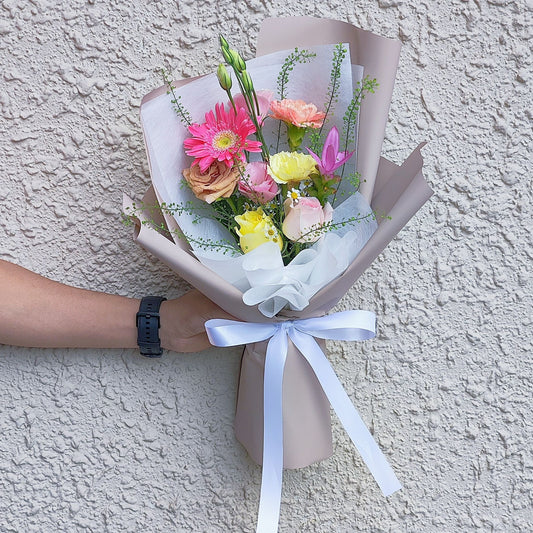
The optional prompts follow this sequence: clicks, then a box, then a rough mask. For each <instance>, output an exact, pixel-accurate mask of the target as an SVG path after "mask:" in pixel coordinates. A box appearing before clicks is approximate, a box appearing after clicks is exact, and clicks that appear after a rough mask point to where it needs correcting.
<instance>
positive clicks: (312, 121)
mask: <svg viewBox="0 0 533 533" xmlns="http://www.w3.org/2000/svg"><path fill="white" fill-rule="evenodd" d="M270 109H271V110H272V113H273V114H272V118H277V119H278V120H283V122H286V123H288V124H293V125H294V126H297V127H298V128H320V127H321V126H322V124H323V122H324V118H326V113H323V112H322V111H319V110H318V109H317V107H316V105H315V104H306V103H305V102H304V101H303V100H289V99H288V98H286V99H285V100H273V101H272V102H270Z"/></svg>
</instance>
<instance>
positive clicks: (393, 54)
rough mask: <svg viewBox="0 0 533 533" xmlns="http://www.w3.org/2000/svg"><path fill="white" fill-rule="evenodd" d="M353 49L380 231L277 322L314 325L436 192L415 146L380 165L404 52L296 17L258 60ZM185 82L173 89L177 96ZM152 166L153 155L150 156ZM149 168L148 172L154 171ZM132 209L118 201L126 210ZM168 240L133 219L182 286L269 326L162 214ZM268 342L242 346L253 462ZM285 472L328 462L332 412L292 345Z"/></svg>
mask: <svg viewBox="0 0 533 533" xmlns="http://www.w3.org/2000/svg"><path fill="white" fill-rule="evenodd" d="M338 42H348V43H350V47H351V48H350V49H351V54H352V63H354V64H360V65H363V66H364V68H365V75H369V76H371V77H376V78H377V79H378V81H379V83H380V87H379V89H378V91H376V93H375V94H374V95H368V96H367V98H365V100H364V103H363V106H362V108H361V115H360V123H359V128H360V131H361V132H364V135H360V137H359V148H358V168H359V171H360V172H361V174H362V175H363V177H364V179H366V182H363V183H362V185H361V192H362V193H363V194H364V195H365V196H366V198H367V199H370V203H371V205H372V207H373V208H374V210H376V212H377V213H378V214H381V215H388V216H390V217H391V218H390V219H385V218H379V217H378V224H379V226H378V229H377V230H376V232H375V233H374V234H373V236H372V237H371V238H370V240H369V241H368V242H367V244H366V246H365V247H364V248H363V250H362V251H361V252H360V254H359V255H358V256H357V258H356V259H355V260H354V262H353V263H352V264H351V265H350V266H349V267H348V269H347V270H346V271H345V272H344V273H343V274H342V275H341V276H339V277H338V278H336V279H335V280H333V281H332V282H331V283H329V284H328V285H327V286H325V287H324V288H322V289H321V290H320V291H319V292H317V293H316V294H315V295H314V296H313V297H312V298H311V300H310V303H309V306H308V307H307V308H306V309H304V310H303V311H299V312H294V311H285V312H283V313H282V317H281V319H283V317H286V318H311V317H318V316H322V315H324V314H326V313H328V311H330V310H331V309H332V308H333V307H334V306H335V305H336V304H337V303H338V301H339V300H340V299H341V298H342V297H343V296H344V295H345V294H346V292H347V291H348V290H349V289H350V288H351V287H352V285H353V284H354V283H355V281H356V280H357V279H358V278H359V276H361V274H362V273H363V272H364V271H365V270H366V269H367V268H368V267H369V266H370V265H371V263H372V261H373V260H374V259H375V258H376V257H377V256H378V255H379V253H381V252H382V251H383V250H384V248H385V247H386V246H387V245H388V243H389V242H390V241H391V240H392V239H393V238H394V237H395V236H396V235H397V233H398V232H399V231H400V230H401V229H402V228H403V226H404V225H405V224H406V223H407V222H408V220H409V219H410V218H411V217H412V216H413V215H414V214H415V213H416V212H417V211H418V210H419V209H420V208H421V207H422V205H423V204H424V203H425V202H426V201H427V200H428V198H429V197H430V196H431V194H432V191H431V189H430V188H429V187H428V185H427V184H426V182H425V181H424V178H423V176H422V165H423V160H422V156H421V154H420V148H421V147H422V146H423V145H420V146H419V147H418V148H417V149H416V150H415V151H414V152H413V153H412V154H411V156H409V158H408V159H407V160H406V161H405V162H404V164H403V165H401V166H397V165H395V164H394V163H391V162H389V161H387V160H385V159H383V158H381V159H380V152H381V146H382V141H383V136H384V131H385V125H386V122H387V115H388V110H389V105H390V100H391V95H392V88H393V85H394V78H395V74H396V68H397V65H398V57H399V51H400V43H399V42H398V41H393V40H390V39H385V38H383V37H379V36H376V35H374V34H372V33H370V32H366V31H363V30H359V29H357V28H355V27H353V26H351V25H349V24H346V23H343V22H337V21H330V20H322V19H312V18H309V17H297V18H290V19H268V20H266V21H265V22H264V23H263V27H262V29H261V32H260V35H259V44H258V54H261V53H263V54H264V53H269V52H272V51H275V50H279V49H284V48H291V47H294V46H296V45H297V46H299V47H301V46H310V45H314V44H326V43H338ZM189 81H192V79H190V80H181V81H178V82H175V85H176V86H177V87H179V86H180V85H183V84H185V83H188V82H189ZM165 92H166V88H165V87H161V88H159V89H156V90H155V91H152V92H151V93H150V94H149V95H147V96H146V97H145V98H144V99H143V102H142V104H141V106H142V105H144V104H145V103H146V102H148V101H150V100H151V99H152V98H155V97H157V96H159V95H161V94H163V93H165ZM148 159H149V162H150V154H149V153H148ZM150 164H151V163H150ZM158 196H159V195H158V193H157V191H155V190H153V189H150V190H149V191H148V193H147V195H146V196H145V198H144V201H145V204H146V205H155V204H156V203H157V201H158V200H160V198H158ZM132 206H133V203H132V201H131V200H130V199H129V198H128V197H126V196H125V197H124V210H125V212H128V208H131V207H132ZM162 216H163V217H164V219H165V222H166V224H167V228H168V229H169V230H170V232H167V233H165V232H164V231H163V232H158V231H156V230H155V229H154V228H153V226H151V225H150V224H146V223H145V224H143V221H144V222H146V221H150V220H154V219H155V217H154V214H153V213H151V212H145V213H142V212H141V213H139V212H137V224H136V229H135V232H134V239H135V240H136V241H137V242H138V243H139V244H140V245H141V246H143V247H144V248H145V249H146V250H148V251H149V252H151V253H152V254H154V255H155V256H157V257H158V258H160V259H161V260H162V261H163V262H165V263H166V264H167V265H168V266H169V267H170V268H172V269H173V270H174V271H176V272H177V273H178V274H179V275H180V276H181V277H182V278H183V279H185V280H186V281H187V282H189V283H190V284H191V285H193V286H194V287H196V288H197V289H198V290H200V291H201V292H203V293H204V294H205V295H206V296H207V297H208V298H210V299H211V300H213V301H214V302H215V303H217V304H218V305H219V306H220V307H222V308H223V309H224V310H225V311H227V312H228V313H230V314H232V315H233V316H234V317H236V318H238V319H240V320H242V321H246V322H260V323H261V322H263V323H264V322H270V321H271V320H270V319H268V318H266V317H265V316H264V315H263V314H261V313H260V311H259V310H258V309H257V307H250V306H247V305H245V304H244V303H243V301H242V293H241V291H239V290H238V289H237V288H235V287H233V286H232V285H230V284H229V283H228V282H226V281H225V280H224V279H222V278H221V277H220V276H218V275H217V274H216V273H214V272H213V271H211V270H209V269H208V268H207V267H206V266H204V265H203V264H202V263H200V262H199V261H198V260H197V259H196V258H195V257H194V256H193V255H191V253H190V252H189V249H188V246H187V243H186V242H185V241H184V240H183V239H180V238H179V237H176V236H175V234H176V232H177V231H179V228H178V227H177V225H176V222H175V221H174V219H173V218H172V217H169V216H167V215H166V214H165V213H163V215H162ZM264 355H265V345H264V343H259V344H255V345H249V346H246V349H245V351H244V355H243V359H242V365H241V374H240V382H239V391H238V402H237V415H236V421H235V430H236V435H237V438H238V439H239V441H240V442H241V443H242V444H243V445H244V447H245V448H246V449H247V450H248V452H249V454H250V456H251V457H252V458H253V459H254V460H255V461H256V462H258V463H260V462H261V457H262V443H263V396H262V394H263V363H264ZM283 417H284V440H283V442H284V467H285V468H298V467H303V466H306V465H308V464H311V463H313V462H315V461H319V460H322V459H324V458H326V457H328V456H329V455H331V453H332V445H331V421H330V414H329V404H328V401H327V399H326V397H325V395H324V393H323V391H322V388H321V386H320V385H319V383H318V381H317V379H316V377H315V375H314V373H313V372H312V371H311V369H310V367H309V365H308V363H307V361H305V360H304V359H303V357H301V355H300V354H299V352H298V350H297V349H296V348H295V347H294V346H290V347H289V355H288V359H287V365H286V368H285V372H284V375H283Z"/></svg>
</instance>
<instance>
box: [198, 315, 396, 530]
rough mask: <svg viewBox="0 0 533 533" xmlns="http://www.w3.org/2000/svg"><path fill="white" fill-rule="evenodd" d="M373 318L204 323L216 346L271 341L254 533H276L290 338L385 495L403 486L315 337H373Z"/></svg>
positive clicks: (353, 316) (337, 317) (265, 388)
mask: <svg viewBox="0 0 533 533" xmlns="http://www.w3.org/2000/svg"><path fill="white" fill-rule="evenodd" d="M375 324H376V317H375V315H374V313H372V312H370V311H343V312H341V313H334V314H332V315H328V316H324V317H320V318H307V319H302V320H289V321H286V322H273V323H264V324H261V323H252V322H237V321H234V320H222V319H214V320H208V321H207V322H206V323H205V329H206V331H207V336H208V337H209V340H210V342H211V344H213V345H214V346H221V347H226V346H238V345H240V344H251V343H254V342H260V341H264V340H267V339H270V340H269V342H268V346H267V351H266V358H265V377H264V404H263V405H264V413H263V419H264V425H263V428H264V429H263V431H264V433H263V437H264V438H263V478H262V481H261V497H260V502H259V516H258V519H257V529H256V532H257V533H272V532H276V531H277V528H278V522H279V512H280V505H281V486H282V476H283V410H282V401H283V394H282V387H283V371H284V368H285V360H286V357H287V349H288V339H291V341H292V342H293V343H294V345H295V346H296V348H298V350H299V351H300V352H301V354H302V355H303V356H304V357H305V358H306V359H307V361H308V363H309V364H310V365H311V368H312V369H313V371H314V373H315V374H316V377H317V378H318V381H319V382H320V385H321V386H322V389H323V390H324V392H325V394H326V396H327V398H328V400H329V402H330V404H331V406H332V407H333V409H334V410H335V412H336V413H337V416H338V417H339V419H340V421H341V423H342V425H343V426H344V429H345V430H346V432H347V433H348V435H349V436H350V438H351V440H352V442H353V443H354V445H355V447H356V448H357V449H358V450H359V453H360V454H361V457H362V458H363V461H364V462H365V464H366V465H367V467H368V469H369V470H370V472H371V473H372V475H373V476H374V479H375V480H376V482H377V483H378V485H379V487H380V488H381V490H382V492H383V494H384V495H385V496H389V495H390V494H392V493H393V492H395V491H397V490H399V489H401V488H402V486H401V484H400V482H399V481H398V479H397V478H396V476H395V475H394V472H393V471H392V468H391V466H390V465H389V463H388V462H387V459H386V458H385V456H384V455H383V453H382V452H381V450H380V449H379V447H378V445H377V444H376V441H375V440H374V438H373V437H372V435H371V434H370V431H368V429H367V427H366V426H365V423H364V422H363V420H362V419H361V417H360V416H359V413H358V412H357V410H356V409H355V407H354V406H353V404H352V402H351V401H350V398H349V397H348V395H347V394H346V391H345V390H344V388H343V386H342V384H341V382H340V381H339V379H338V378H337V376H336V374H335V371H334V370H333V368H332V366H331V364H330V363H329V361H328V359H327V358H326V356H325V355H324V352H323V351H322V350H321V348H320V346H319V345H318V344H317V342H316V341H315V339H314V338H313V337H318V338H320V339H331V340H345V341H362V340H367V339H371V338H373V337H374V336H375Z"/></svg>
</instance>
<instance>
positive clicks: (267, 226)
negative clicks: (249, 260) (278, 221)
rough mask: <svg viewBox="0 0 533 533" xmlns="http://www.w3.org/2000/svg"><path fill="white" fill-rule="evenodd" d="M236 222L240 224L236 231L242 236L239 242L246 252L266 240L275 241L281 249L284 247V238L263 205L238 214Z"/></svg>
mask: <svg viewBox="0 0 533 533" xmlns="http://www.w3.org/2000/svg"><path fill="white" fill-rule="evenodd" d="M235 222H237V224H239V226H240V227H239V228H238V229H237V228H235V231H236V232H237V235H238V236H239V237H240V241H239V244H240V246H241V250H242V251H243V252H244V253H247V252H251V251H252V250H253V249H254V248H257V247H258V246H261V244H264V243H265V242H275V243H276V244H277V245H278V246H279V249H280V251H281V249H282V248H283V239H282V238H281V235H280V234H279V231H278V230H277V229H276V226H274V224H273V222H272V219H271V218H270V217H269V216H267V215H265V213H264V212H263V209H262V208H261V207H259V208H258V209H256V210H254V211H246V212H245V213H244V214H243V215H238V216H236V217H235Z"/></svg>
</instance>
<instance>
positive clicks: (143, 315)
mask: <svg viewBox="0 0 533 533" xmlns="http://www.w3.org/2000/svg"><path fill="white" fill-rule="evenodd" d="M165 300H166V298H163V297H161V296H145V297H144V298H143V299H142V300H141V305H140V306H139V312H138V313H137V344H138V345H139V349H140V350H141V355H144V356H145V357H161V354H162V353H163V350H162V349H161V340H160V339H159V328H160V322H159V308H160V307H161V302H164V301H165Z"/></svg>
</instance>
